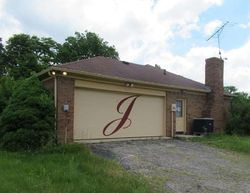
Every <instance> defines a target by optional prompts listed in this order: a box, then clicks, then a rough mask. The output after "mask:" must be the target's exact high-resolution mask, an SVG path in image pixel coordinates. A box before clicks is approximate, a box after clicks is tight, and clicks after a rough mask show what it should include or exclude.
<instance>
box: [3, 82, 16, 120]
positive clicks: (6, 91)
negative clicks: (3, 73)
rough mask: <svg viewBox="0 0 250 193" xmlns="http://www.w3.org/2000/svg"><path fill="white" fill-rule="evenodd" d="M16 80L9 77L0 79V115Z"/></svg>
mask: <svg viewBox="0 0 250 193" xmlns="http://www.w3.org/2000/svg"><path fill="white" fill-rule="evenodd" d="M15 84H16V82H15V81H14V80H13V79H12V78H10V77H2V78H1V79H0V116H1V113H2V112H3V110H4V109H5V107H6V106H7V104H8V102H9V99H10V97H11V95H12V92H13V89H14V87H15Z"/></svg>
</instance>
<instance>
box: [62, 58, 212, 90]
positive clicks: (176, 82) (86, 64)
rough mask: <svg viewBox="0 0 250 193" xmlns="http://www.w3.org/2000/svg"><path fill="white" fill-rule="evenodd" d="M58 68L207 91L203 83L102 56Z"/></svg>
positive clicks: (153, 68) (146, 66)
mask: <svg viewBox="0 0 250 193" xmlns="http://www.w3.org/2000/svg"><path fill="white" fill-rule="evenodd" d="M57 67H58V68H63V69H69V70H74V71H79V72H88V73H95V74H101V75H105V76H110V77H119V78H124V79H130V80H139V81H144V82H149V83H156V84H162V85H166V86H168V85H169V86H176V87H183V88H187V89H198V90H204V91H206V92H207V91H209V90H210V89H209V88H208V87H206V86H205V85H204V84H202V83H199V82H196V81H193V80H190V79H188V78H184V77H182V76H179V75H176V74H173V73H171V72H168V71H166V70H163V69H160V68H156V67H153V66H149V65H139V64H134V63H130V62H124V61H120V60H117V59H112V58H105V57H102V56H98V57H94V58H90V59H84V60H79V61H75V62H70V63H65V64H62V65H59V66H57Z"/></svg>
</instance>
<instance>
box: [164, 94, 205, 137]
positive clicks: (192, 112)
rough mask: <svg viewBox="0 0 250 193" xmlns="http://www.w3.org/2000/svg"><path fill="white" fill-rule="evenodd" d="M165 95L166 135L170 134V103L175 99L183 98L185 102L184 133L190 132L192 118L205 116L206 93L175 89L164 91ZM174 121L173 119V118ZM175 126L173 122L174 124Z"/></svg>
mask: <svg viewBox="0 0 250 193" xmlns="http://www.w3.org/2000/svg"><path fill="white" fill-rule="evenodd" d="M166 96H167V103H166V104H167V112H166V113H167V120H166V121H167V136H171V104H175V103H176V99H184V100H185V102H186V133H187V134H191V129H192V123H193V119H194V118H200V117H206V103H207V101H206V100H207V95H206V94H197V93H186V92H185V91H176V92H173V91H172V92H170V91H168V92H167V93H166ZM174 122H175V120H174ZM174 128H175V124H174Z"/></svg>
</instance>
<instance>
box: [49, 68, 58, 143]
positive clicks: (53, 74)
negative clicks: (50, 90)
mask: <svg viewBox="0 0 250 193" xmlns="http://www.w3.org/2000/svg"><path fill="white" fill-rule="evenodd" d="M48 74H49V76H50V77H54V107H55V123H54V125H55V132H56V130H57V121H56V120H57V78H56V74H55V72H54V71H53V72H52V74H51V72H50V71H49V72H48ZM56 139H57V134H56ZM56 141H57V140H56Z"/></svg>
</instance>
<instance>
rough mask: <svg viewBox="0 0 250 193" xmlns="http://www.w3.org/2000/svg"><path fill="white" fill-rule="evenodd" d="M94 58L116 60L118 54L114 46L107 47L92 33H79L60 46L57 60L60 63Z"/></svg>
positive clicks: (104, 42)
mask: <svg viewBox="0 0 250 193" xmlns="http://www.w3.org/2000/svg"><path fill="white" fill-rule="evenodd" d="M95 56H105V57H111V58H118V52H117V51H116V49H115V47H114V46H109V45H108V42H106V41H104V40H103V39H102V38H100V37H99V36H98V35H97V34H95V33H93V32H87V31H85V33H79V32H75V36H70V37H68V38H67V39H66V40H65V42H64V43H63V44H62V45H61V46H60V49H59V53H58V58H59V60H60V62H61V63H65V62H70V61H76V60H80V59H86V58H91V57H95Z"/></svg>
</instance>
